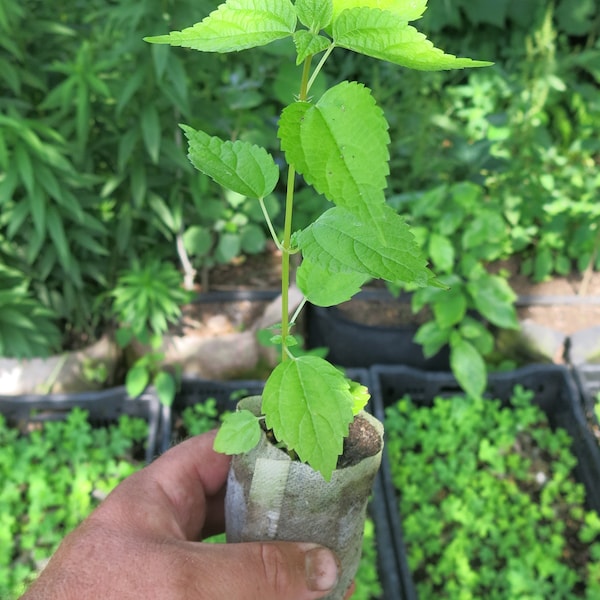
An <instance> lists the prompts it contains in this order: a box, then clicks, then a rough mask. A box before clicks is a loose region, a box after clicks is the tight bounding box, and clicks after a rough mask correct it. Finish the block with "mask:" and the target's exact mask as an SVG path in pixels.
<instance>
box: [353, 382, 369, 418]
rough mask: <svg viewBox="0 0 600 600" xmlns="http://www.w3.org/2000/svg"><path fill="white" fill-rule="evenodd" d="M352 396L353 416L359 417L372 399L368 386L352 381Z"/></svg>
mask: <svg viewBox="0 0 600 600" xmlns="http://www.w3.org/2000/svg"><path fill="white" fill-rule="evenodd" d="M350 394H351V395H352V400H353V403H352V414H353V415H357V414H358V413H359V412H360V411H361V410H363V409H364V408H365V406H366V405H367V402H369V399H370V398H371V394H370V393H369V389H368V388H367V386H366V385H362V383H358V382H357V381H351V380H350Z"/></svg>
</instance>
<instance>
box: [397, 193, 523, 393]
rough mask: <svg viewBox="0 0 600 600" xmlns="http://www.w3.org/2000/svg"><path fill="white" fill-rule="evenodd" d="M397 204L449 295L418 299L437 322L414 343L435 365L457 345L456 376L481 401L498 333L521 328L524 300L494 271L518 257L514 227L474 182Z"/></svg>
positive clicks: (421, 293) (430, 293)
mask: <svg viewBox="0 0 600 600" xmlns="http://www.w3.org/2000/svg"><path fill="white" fill-rule="evenodd" d="M390 204H391V205H392V206H394V207H395V208H396V209H397V210H399V211H400V212H401V213H402V214H404V215H406V216H407V220H408V222H409V224H410V225H411V230H412V231H413V233H414V235H415V238H416V240H417V242H418V243H419V245H420V247H421V248H422V249H423V252H424V254H425V255H426V256H429V258H430V261H431V265H432V269H433V270H434V272H435V273H436V274H438V277H439V280H440V281H441V282H442V283H443V284H445V285H446V286H447V287H448V288H449V289H448V290H442V289H435V288H423V289H416V290H415V291H414V294H413V297H412V308H413V311H414V312H418V311H420V310H421V309H422V308H423V307H424V306H427V307H429V308H430V309H431V314H432V319H431V320H430V321H428V322H427V323H425V324H423V325H421V327H420V328H419V330H418V331H417V333H416V335H415V338H414V339H415V341H416V342H417V343H419V344H421V345H422V346H423V353H424V354H425V356H427V357H430V356H433V355H435V354H436V353H437V352H439V350H440V349H441V348H442V347H443V346H446V345H449V346H450V366H451V368H452V371H453V373H454V375H455V376H456V378H457V380H458V382H459V383H460V384H461V386H462V387H463V389H464V390H465V391H466V392H467V393H469V394H471V395H473V396H478V395H480V394H482V393H483V391H484V389H485V387H486V383H487V363H488V362H489V361H490V360H491V358H492V354H493V351H494V348H495V344H494V333H493V331H492V330H491V329H490V325H491V326H495V327H498V328H502V329H518V327H519V323H518V319H517V314H516V310H515V306H514V303H515V300H516V294H515V293H514V292H513V291H512V289H511V287H510V285H509V284H508V282H507V280H506V279H505V278H504V277H503V276H501V275H492V274H490V273H489V272H488V265H489V264H490V263H492V262H494V261H498V260H499V259H502V258H505V257H506V256H509V255H510V253H511V252H510V250H511V240H510V228H509V223H508V222H507V220H506V219H505V218H503V216H502V213H501V211H499V210H498V204H497V202H495V199H494V198H493V197H489V196H486V194H485V189H484V188H483V187H482V186H480V185H477V184H475V183H470V182H462V183H455V184H452V185H446V184H443V185H440V186H438V187H436V188H433V189H431V190H429V191H427V192H423V193H415V194H404V195H398V196H395V197H393V198H391V199H390Z"/></svg>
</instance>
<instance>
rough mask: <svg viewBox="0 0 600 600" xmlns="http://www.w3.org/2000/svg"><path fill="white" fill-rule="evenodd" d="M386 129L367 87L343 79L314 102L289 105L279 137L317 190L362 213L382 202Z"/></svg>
mask: <svg viewBox="0 0 600 600" xmlns="http://www.w3.org/2000/svg"><path fill="white" fill-rule="evenodd" d="M387 129H388V125H387V121H386V120H385V117H384V115H383V112H382V111H381V109H380V108H379V107H377V105H376V104H375V100H374V98H373V97H372V95H371V92H370V90H369V89H368V88H366V87H365V86H364V85H362V84H360V83H356V82H347V81H344V82H342V83H339V84H338V85H336V86H334V87H332V88H330V89H329V90H327V92H325V93H324V94H323V96H322V97H321V98H320V100H319V101H318V102H317V103H316V104H315V105H312V104H310V103H308V102H296V103H294V104H291V105H290V106H288V107H287V108H286V109H285V110H284V111H283V113H282V115H281V119H280V123H279V131H278V136H279V138H280V139H281V147H282V149H283V151H284V152H285V155H286V160H287V162H288V164H291V165H293V166H294V167H295V169H296V170H297V171H298V172H299V173H301V174H302V175H303V176H304V179H305V180H306V181H307V182H308V183H309V184H311V185H312V186H313V187H314V188H315V189H316V190H317V191H318V192H319V193H321V194H323V195H325V196H326V197H327V198H328V199H329V200H331V201H332V202H334V203H335V204H337V205H339V206H343V207H345V208H347V209H348V210H352V211H354V212H356V213H357V214H365V213H369V211H372V210H374V209H373V207H374V206H375V205H383V204H384V202H385V197H384V194H383V190H384V189H385V187H386V177H387V175H388V173H389V168H388V160H389V152H388V148H387V145H388V143H389V141H390V140H389V136H388V132H387Z"/></svg>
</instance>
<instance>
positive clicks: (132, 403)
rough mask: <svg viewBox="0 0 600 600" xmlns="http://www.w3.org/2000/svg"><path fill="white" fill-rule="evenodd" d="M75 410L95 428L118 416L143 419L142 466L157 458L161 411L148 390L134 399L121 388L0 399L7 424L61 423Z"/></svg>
mask: <svg viewBox="0 0 600 600" xmlns="http://www.w3.org/2000/svg"><path fill="white" fill-rule="evenodd" d="M77 407H78V408H82V409H84V410H86V411H87V412H88V415H89V417H88V418H89V421H90V423H91V424H92V425H96V426H105V425H108V424H111V423H115V422H116V421H117V420H118V419H119V417H120V416H121V415H128V416H130V417H139V418H142V419H144V420H145V421H146V422H147V423H148V439H147V441H146V449H145V460H146V463H150V462H151V461H152V460H153V459H154V457H155V456H156V455H157V453H158V450H159V446H158V434H159V424H160V413H161V410H160V403H159V401H158V398H157V397H156V395H155V394H154V393H153V392H152V391H151V390H148V391H146V392H144V393H143V394H142V395H141V396H140V397H138V398H131V397H129V396H128V394H127V391H126V390H125V387H124V386H120V387H115V388H109V389H106V390H100V391H94V392H81V393H73V394H26V395H21V396H0V413H1V414H3V415H4V416H5V418H6V420H7V421H8V423H9V424H11V425H22V424H27V423H39V422H43V421H57V420H64V419H65V418H66V416H67V415H68V413H69V412H70V411H71V410H73V409H74V408H77Z"/></svg>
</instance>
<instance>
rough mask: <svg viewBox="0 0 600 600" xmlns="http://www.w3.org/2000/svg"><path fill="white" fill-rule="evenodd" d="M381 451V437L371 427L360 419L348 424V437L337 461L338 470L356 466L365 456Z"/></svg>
mask: <svg viewBox="0 0 600 600" xmlns="http://www.w3.org/2000/svg"><path fill="white" fill-rule="evenodd" d="M380 450H381V437H380V436H379V434H378V433H377V431H375V429H374V428H373V426H372V425H371V424H370V423H369V422H368V421H367V420H366V419H363V418H362V417H356V419H354V421H352V423H350V427H349V433H348V437H347V438H346V439H345V440H344V450H343V452H342V454H341V456H340V457H339V459H338V465H337V466H338V469H343V468H345V467H351V466H352V465H356V464H358V463H359V462H360V461H361V460H362V459H363V458H366V457H367V456H374V455H375V454H377V453H378V452H379V451H380Z"/></svg>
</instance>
